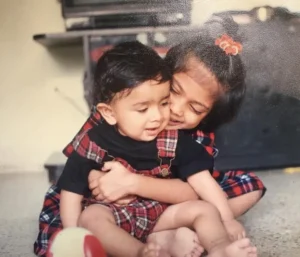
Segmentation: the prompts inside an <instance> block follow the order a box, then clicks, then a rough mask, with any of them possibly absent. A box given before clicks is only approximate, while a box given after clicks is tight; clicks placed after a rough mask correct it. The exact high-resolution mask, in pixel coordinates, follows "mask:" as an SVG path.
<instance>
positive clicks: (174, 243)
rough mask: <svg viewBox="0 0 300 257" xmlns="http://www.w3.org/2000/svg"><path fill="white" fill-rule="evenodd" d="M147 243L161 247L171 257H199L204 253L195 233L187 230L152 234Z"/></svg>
mask: <svg viewBox="0 0 300 257" xmlns="http://www.w3.org/2000/svg"><path fill="white" fill-rule="evenodd" d="M148 242H153V243H156V244H159V245H161V246H162V248H163V249H165V250H166V251H167V252H169V253H170V254H171V256H172V257H199V256H200V255H201V254H202V253H203V251H204V249H203V247H202V246H201V245H200V244H199V241H198V237H197V235H196V233H195V232H193V231H192V230H190V229H188V228H179V229H176V230H167V231H161V232H156V233H153V234H151V235H150V236H149V237H148Z"/></svg>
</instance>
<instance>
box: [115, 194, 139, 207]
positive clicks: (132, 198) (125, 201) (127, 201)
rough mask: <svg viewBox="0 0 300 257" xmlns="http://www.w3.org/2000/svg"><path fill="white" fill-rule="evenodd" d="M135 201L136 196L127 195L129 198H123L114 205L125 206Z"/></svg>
mask: <svg viewBox="0 0 300 257" xmlns="http://www.w3.org/2000/svg"><path fill="white" fill-rule="evenodd" d="M135 200H136V196H133V195H129V196H126V197H123V198H122V199H119V200H117V201H115V205H117V206H126V205H128V204H130V203H132V202H133V201H135Z"/></svg>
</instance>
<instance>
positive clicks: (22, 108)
mask: <svg viewBox="0 0 300 257" xmlns="http://www.w3.org/2000/svg"><path fill="white" fill-rule="evenodd" d="M223 14H229V15H232V17H233V18H234V20H235V21H236V22H237V23H238V24H239V25H240V30H239V36H240V38H241V40H242V42H243V45H244V51H243V53H242V58H243V61H244V62H245V65H246V68H247V81H246V83H247V95H246V98H245V101H244V103H243V106H242V109H241V112H240V113H239V116H238V118H237V119H236V120H235V121H233V122H232V123H230V124H228V125H226V126H223V127H222V128H221V129H220V130H218V131H217V132H216V134H217V138H216V141H217V146H218V148H219V150H220V153H219V157H218V158H217V162H216V167H217V168H219V169H221V170H228V169H245V170H256V171H259V172H258V174H259V176H260V177H261V178H262V179H263V181H264V182H265V184H266V186H267V187H268V192H267V195H266V197H265V198H264V199H263V200H262V201H261V202H260V204H259V205H258V206H257V207H256V208H254V210H252V211H251V212H250V213H248V214H247V215H246V216H245V217H244V218H243V221H244V222H245V224H246V227H247V229H248V231H249V234H250V236H251V237H253V240H254V242H255V244H256V245H257V246H258V247H259V250H260V253H261V255H259V256H262V257H271V256H275V257H281V256H282V257H283V256H289V257H299V252H300V241H299V240H300V228H299V226H297V224H299V223H300V216H299V208H300V205H299V188H300V180H299V176H300V169H299V168H297V167H300V150H299V145H300V72H299V67H300V45H299V43H300V1H299V0H285V1H284V0H244V1H240V0H194V1H188V0H174V1H170V0H169V1H166V0H147V1H146V0H139V1H138V0H126V1H125V0H102V1H101V0H62V1H58V0H10V1H5V0H0V57H1V58H0V79H1V83H0V119H1V126H0V135H1V136H0V202H1V204H2V206H1V208H0V227H1V233H0V255H1V256H3V257H10V256H12V257H15V256H22V257H24V256H33V254H32V244H33V241H34V240H35V237H36V233H37V218H38V214H39V211H40V208H41V205H42V200H43V197H44V193H45V191H46V190H47V188H48V186H49V184H50V182H53V181H55V179H56V178H57V176H58V175H59V174H60V172H61V169H62V167H63V165H64V162H65V158H64V157H63V155H62V154H61V151H62V149H63V147H64V146H65V145H66V144H67V143H68V142H69V141H70V140H71V139H72V137H73V136H74V135H75V134H76V133H77V131H78V129H79V128H80V127H81V126H82V124H83V122H84V121H85V120H86V118H87V117H88V115H89V107H90V85H91V81H92V78H93V67H94V65H95V62H96V60H97V58H99V56H100V55H101V53H102V51H103V50H105V49H107V47H110V46H111V45H113V44H115V43H118V42H122V41H127V40H133V39H138V40H140V41H141V42H143V43H145V44H148V45H150V46H152V47H154V48H155V49H156V50H157V51H158V52H159V53H160V54H161V55H164V54H165V53H166V51H167V50H168V48H169V47H170V46H171V45H172V44H175V43H176V42H178V41H179V40H182V38H185V37H189V36H190V35H193V34H195V33H197V31H200V30H202V29H204V27H205V24H204V23H205V22H207V21H209V22H210V26H211V28H212V31H211V33H212V35H214V34H217V32H218V27H215V28H214V26H213V22H214V21H216V20H218V17H220V16H222V15H223ZM295 224H296V226H295Z"/></svg>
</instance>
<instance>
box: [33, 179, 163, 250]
mask: <svg viewBox="0 0 300 257" xmlns="http://www.w3.org/2000/svg"><path fill="white" fill-rule="evenodd" d="M91 204H102V205H104V206H107V207H108V208H110V210H111V211H112V214H113V215H114V218H115V222H116V224H117V226H119V227H120V228H122V229H124V230H125V231H127V232H128V233H129V234H130V235H132V236H134V237H135V238H137V239H138V240H140V241H142V242H146V240H147V237H148V235H149V234H151V232H152V230H153V228H154V226H155V224H156V223H157V220H158V219H159V217H160V215H161V214H162V213H163V212H164V211H165V209H166V208H167V207H168V206H169V204H164V203H160V202H157V201H153V200H148V199H142V198H138V199H137V200H135V201H133V202H132V203H130V204H129V205H127V206H116V205H114V204H105V203H102V202H99V201H96V200H90V199H85V200H83V202H82V206H83V207H87V206H89V205H91ZM59 206H60V190H59V189H58V188H57V187H56V186H55V185H52V186H51V187H50V188H49V190H48V191H47V193H46V196H45V200H44V205H43V208H42V211H41V213H40V216H39V233H38V237H37V240H36V241H35V243H34V253H35V254H36V255H37V256H45V255H46V252H47V248H48V244H49V240H50V238H51V236H52V235H53V234H54V233H55V232H57V231H59V230H61V229H62V222H61V218H60V213H59Z"/></svg>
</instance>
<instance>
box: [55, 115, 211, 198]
mask: <svg viewBox="0 0 300 257" xmlns="http://www.w3.org/2000/svg"><path fill="white" fill-rule="evenodd" d="M86 136H87V140H90V141H92V142H94V143H95V144H96V145H98V146H100V147H101V149H105V151H106V154H105V155H104V156H101V158H102V161H103V162H105V161H109V160H112V159H113V158H114V157H118V158H121V159H123V160H125V161H126V162H128V163H129V164H130V165H131V166H132V167H133V168H134V169H136V170H151V169H153V168H155V167H157V166H159V165H160V163H161V160H160V159H159V158H158V149H157V142H156V140H153V141H150V142H142V141H136V140H133V139H131V138H129V137H126V136H123V135H121V134H120V133H119V132H118V131H117V130H116V128H115V127H113V126H110V125H109V124H107V123H106V122H105V121H103V120H102V122H101V123H99V124H98V125H96V126H94V127H93V128H91V129H90V130H88V132H87V133H86ZM99 154H100V153H99ZM92 159H93V158H86V157H83V156H81V155H80V154H79V153H78V152H77V151H73V152H72V153H71V154H70V155H69V158H68V160H67V163H66V165H65V168H64V170H63V173H62V175H61V177H60V179H59V181H58V187H60V188H61V189H64V190H66V191H70V192H74V193H77V194H80V195H87V194H88V193H89V190H88V174H89V172H90V171H91V170H92V169H98V170H99V169H100V168H101V166H100V165H99V163H97V162H96V161H94V160H92ZM165 159H166V158H163V159H162V162H163V163H164V162H167V161H168V160H165ZM168 159H169V158H168ZM212 168H213V157H212V156H211V155H210V154H209V153H207V151H206V150H205V148H204V147H203V146H202V145H201V144H199V143H197V142H196V141H195V140H194V139H193V138H192V137H191V136H190V135H189V134H186V133H185V132H184V131H179V134H178V140H177V147H176V153H175V159H174V160H173V161H172V168H171V170H172V172H174V176H175V177H178V178H181V179H183V180H186V178H187V177H189V176H191V175H193V174H195V173H197V172H199V171H203V170H212Z"/></svg>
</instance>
